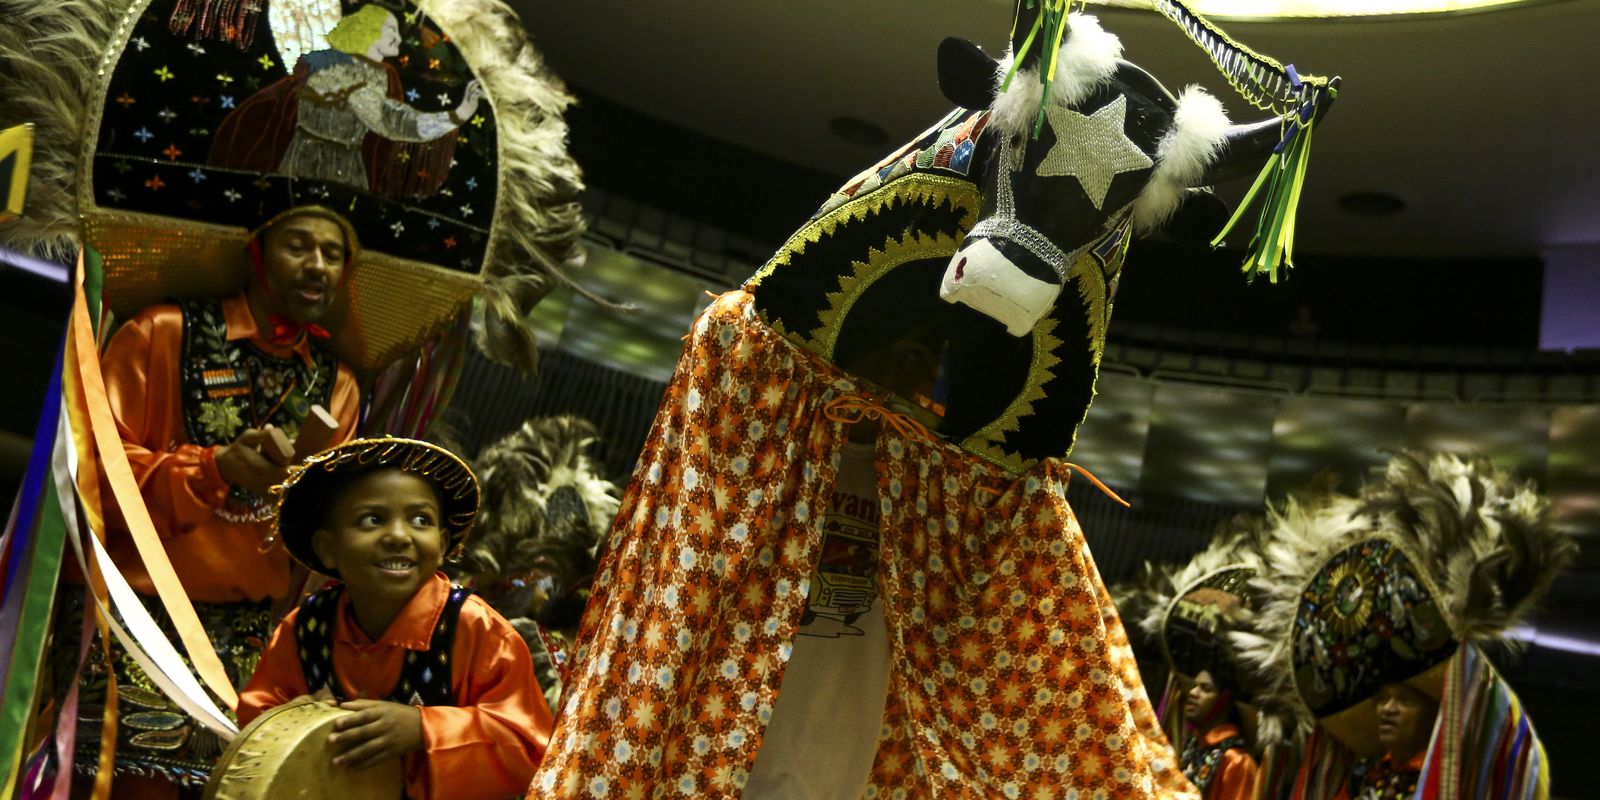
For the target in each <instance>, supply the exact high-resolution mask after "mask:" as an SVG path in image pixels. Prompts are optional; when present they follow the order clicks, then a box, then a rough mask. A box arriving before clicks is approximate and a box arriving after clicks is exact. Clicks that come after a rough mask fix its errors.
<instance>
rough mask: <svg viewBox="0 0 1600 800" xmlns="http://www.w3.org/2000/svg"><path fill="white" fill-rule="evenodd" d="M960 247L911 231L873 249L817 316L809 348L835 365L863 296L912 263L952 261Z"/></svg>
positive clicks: (843, 278) (951, 241)
mask: <svg viewBox="0 0 1600 800" xmlns="http://www.w3.org/2000/svg"><path fill="white" fill-rule="evenodd" d="M960 244H961V241H960V240H959V239H956V238H955V237H953V236H950V235H949V234H946V233H934V234H927V233H923V232H921V231H907V232H906V235H905V238H903V239H895V238H894V237H892V236H891V237H889V238H888V239H886V240H885V241H884V243H883V249H881V250H880V249H878V248H876V247H873V248H869V249H868V250H867V260H866V261H853V262H851V264H850V266H851V268H852V269H851V273H850V274H848V275H843V276H840V278H839V291H837V292H828V307H827V309H825V310H824V311H823V312H822V313H821V314H819V315H817V319H818V321H819V323H820V324H819V325H818V326H817V328H816V329H815V330H813V331H812V332H811V337H810V339H809V343H808V345H807V346H808V347H810V348H811V349H812V350H814V351H816V352H817V353H819V354H820V355H821V356H822V357H823V358H826V359H828V360H829V361H832V360H833V351H834V348H835V347H836V346H838V344H839V331H840V329H842V328H843V327H844V318H845V317H846V316H848V315H849V314H850V309H851V308H853V307H854V306H855V304H856V301H857V300H859V299H861V295H863V294H865V293H866V291H867V290H868V289H870V288H872V285H873V284H874V283H876V282H877V281H878V279H879V278H881V277H883V276H884V275H885V274H887V273H888V272H889V271H890V270H892V269H894V268H895V267H898V266H900V265H901V264H905V263H906V262H909V261H921V260H922V259H925V258H949V257H950V255H951V254H952V253H954V252H955V251H956V247H957V246H958V245H960Z"/></svg>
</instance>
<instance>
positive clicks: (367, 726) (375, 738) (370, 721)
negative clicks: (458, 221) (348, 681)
mask: <svg viewBox="0 0 1600 800" xmlns="http://www.w3.org/2000/svg"><path fill="white" fill-rule="evenodd" d="M339 707H340V708H342V709H344V710H346V711H354V712H356V713H354V714H351V715H350V716H348V717H341V718H339V719H338V720H336V721H335V722H334V723H333V730H334V732H333V733H332V734H330V735H329V736H328V744H330V745H332V746H333V751H334V753H335V754H336V755H335V756H334V758H333V763H335V764H339V765H342V766H346V767H349V768H350V769H354V770H361V769H366V768H367V767H371V766H374V765H376V764H378V763H380V762H382V761H386V760H388V759H391V758H399V757H401V756H403V755H405V754H406V753H412V752H416V751H417V750H421V749H422V745H423V741H422V711H421V710H420V709H418V708H417V707H416V706H408V705H401V704H400V703H390V702H387V701H384V700H351V701H350V702H348V703H340V704H339Z"/></svg>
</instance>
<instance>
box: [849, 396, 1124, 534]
mask: <svg viewBox="0 0 1600 800" xmlns="http://www.w3.org/2000/svg"><path fill="white" fill-rule="evenodd" d="M822 415H823V416H825V417H827V418H828V419H829V420H831V421H833V422H841V423H844V424H846V425H854V424H856V423H858V422H860V421H862V420H864V419H872V420H878V421H880V422H882V423H883V424H885V425H888V426H889V427H890V428H893V429H894V431H895V433H898V434H900V435H901V436H904V437H905V438H907V439H912V438H920V439H923V440H925V441H928V442H933V443H936V444H942V443H943V440H941V439H939V438H937V437H936V436H934V434H933V432H932V431H929V430H928V429H927V427H925V426H924V425H923V424H922V423H920V422H918V421H916V420H915V419H913V418H912V417H911V416H910V415H908V414H903V413H901V412H899V411H895V410H893V409H891V408H889V407H888V406H885V405H884V404H883V403H881V402H879V401H878V400H877V399H876V398H874V397H871V396H869V395H864V394H854V393H852V394H846V395H841V396H839V397H836V398H834V399H833V400H831V401H829V403H828V404H827V405H826V406H823V408H822ZM1061 466H1063V467H1066V468H1067V481H1068V482H1069V483H1070V482H1071V480H1072V471H1073V470H1077V471H1078V472H1079V473H1081V474H1082V475H1083V477H1085V478H1088V479H1089V482H1090V483H1093V484H1094V485H1095V488H1096V489H1099V490H1100V491H1102V492H1105V495H1106V497H1109V498H1111V499H1112V500H1115V501H1117V502H1118V503H1121V504H1122V505H1123V506H1124V507H1125V508H1133V504H1132V503H1129V502H1128V501H1126V500H1124V499H1122V497H1121V496H1120V495H1118V494H1117V493H1116V492H1114V491H1111V487H1109V486H1107V485H1105V484H1104V483H1102V482H1101V481H1100V479H1099V478H1096V477H1095V476H1094V473H1092V472H1090V471H1089V470H1087V469H1084V468H1083V467H1081V466H1078V465H1077V464H1074V463H1072V462H1070V461H1063V462H1061ZM978 491H980V492H987V493H990V494H995V495H1002V494H1005V493H1006V492H1007V491H1010V487H1009V486H1008V487H1006V488H1005V489H995V488H992V487H988V486H979V487H978Z"/></svg>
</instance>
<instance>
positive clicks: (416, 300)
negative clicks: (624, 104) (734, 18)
mask: <svg viewBox="0 0 1600 800" xmlns="http://www.w3.org/2000/svg"><path fill="white" fill-rule="evenodd" d="M0 58H3V60H4V61H5V63H6V69H5V70H3V71H0V128H3V127H6V126H7V125H9V124H15V123H22V122H28V123H33V124H34V125H35V126H36V129H37V133H38V142H39V144H38V148H37V150H36V158H35V162H34V171H35V176H36V181H35V183H34V186H33V191H32V193H31V197H30V203H29V209H28V213H27V215H26V216H24V217H23V218H22V219H20V220H17V221H14V222H12V223H10V224H8V225H7V226H6V227H5V228H4V229H3V230H0V243H4V244H5V245H7V246H10V247H14V248H19V249H25V250H28V251H31V252H34V253H39V254H44V255H47V256H54V257H56V258H58V259H64V258H67V257H70V256H71V255H72V254H73V253H74V252H75V250H76V248H77V246H78V245H80V244H83V245H88V246H90V247H92V248H93V249H94V250H95V251H97V252H98V253H99V255H100V257H101V258H102V260H103V265H104V273H105V297H106V299H107V300H108V301H109V302H110V304H111V306H112V308H113V310H115V311H116V312H117V313H119V314H124V315H125V314H128V313H131V312H132V311H134V310H137V309H138V308H140V307H142V306H145V305H148V304H150V303H154V302H161V301H164V300H166V299H169V298H178V299H182V298H189V297H202V296H214V295H218V294H224V293H228V292H232V291H235V290H237V289H238V287H239V286H240V285H242V284H243V283H244V281H245V280H246V276H247V275H248V274H249V269H250V259H249V257H248V256H247V254H246V244H247V243H248V242H249V241H250V240H251V239H252V238H253V237H254V236H255V235H256V233H257V232H258V231H260V230H261V229H262V228H263V227H264V226H265V225H267V224H269V223H271V222H272V221H274V220H276V219H279V218H281V217H283V216H284V215H286V214H289V213H295V212H304V211H312V212H313V213H318V214H321V215H323V216H327V217H330V218H334V219H338V220H340V221H341V222H342V224H343V225H344V227H345V230H346V236H347V238H348V239H349V240H350V241H349V243H350V245H351V247H350V250H351V251H352V252H353V253H354V256H353V259H352V262H351V264H350V267H351V268H350V270H349V273H348V285H347V291H344V292H341V293H340V294H341V299H340V301H339V303H338V304H337V305H336V307H335V308H334V310H333V314H332V316H331V317H330V322H331V324H330V325H329V327H330V328H331V329H332V330H333V332H334V340H333V347H334V350H335V351H336V352H337V353H338V354H339V355H340V356H341V357H342V358H343V359H344V360H345V361H346V362H347V363H349V364H350V365H351V366H353V367H355V368H356V369H357V370H360V371H365V372H371V371H375V370H377V369H379V368H381V367H382V366H384V365H385V364H387V363H389V362H390V361H392V360H394V359H395V358H397V357H399V356H401V355H404V354H406V353H408V352H411V351H414V350H416V349H417V347H418V346H419V345H420V344H421V343H422V342H423V341H425V340H427V339H429V338H430V337H431V336H433V335H434V334H435V333H437V332H438V331H439V330H441V329H442V328H443V326H445V325H446V323H448V322H449V321H450V320H452V319H456V318H458V315H459V314H460V313H461V312H462V310H463V308H464V307H465V306H466V304H467V303H468V301H469V300H471V299H472V298H473V297H474V296H475V295H478V294H482V295H483V296H484V297H485V298H486V300H487V301H488V302H487V308H488V314H487V325H486V328H485V332H484V335H482V336H480V340H479V341H480V345H483V346H484V347H485V349H486V351H487V352H489V353H490V355H491V356H494V357H497V358H498V359H500V360H503V361H508V362H512V363H523V364H531V360H532V358H533V357H534V350H533V347H532V338H531V334H530V333H528V332H526V330H525V329H523V328H522V325H521V323H522V317H523V315H524V313H525V312H526V311H527V310H528V308H529V307H531V305H532V303H533V302H535V301H537V299H538V298H539V297H540V296H542V294H543V292H544V291H546V290H548V288H550V286H551V279H552V277H555V278H559V277H560V276H561V274H562V273H561V264H562V263H563V262H564V261H565V260H566V259H567V258H568V257H569V256H570V255H571V252H572V248H573V246H574V243H575V241H576V238H577V237H578V235H579V234H580V233H581V228H582V223H581V219H580V217H579V214H578V209H577V206H576V203H575V196H576V193H577V191H578V190H579V189H580V188H581V186H580V175H579V171H578V169H577V166H576V165H575V164H574V162H573V161H572V159H571V157H570V156H568V154H567V152H566V148H565V138H566V125H565V123H564V122H563V120H562V118H561V113H562V111H563V109H564V108H565V107H566V106H567V105H568V103H569V102H570V97H569V96H568V95H567V94H566V93H565V90H564V89H563V87H562V86H561V84H560V83H559V81H557V80H556V79H555V78H554V77H553V76H552V75H551V74H550V73H549V72H548V70H546V69H545V68H544V67H543V66H542V64H541V62H540V60H539V57H538V55H537V54H536V53H535V52H534V51H533V49H532V47H531V46H530V44H529V42H528V40H527V37H526V36H525V35H524V34H523V29H522V26H521V24H520V22H519V21H518V20H517V18H516V16H515V14H514V13H513V12H512V11H511V10H510V8H509V7H508V6H507V5H506V4H505V3H504V2H501V0H421V1H420V2H413V0H251V1H250V2H238V0H136V1H135V2H126V1H124V2H118V1H117V0H7V2H6V3H5V24H4V25H0Z"/></svg>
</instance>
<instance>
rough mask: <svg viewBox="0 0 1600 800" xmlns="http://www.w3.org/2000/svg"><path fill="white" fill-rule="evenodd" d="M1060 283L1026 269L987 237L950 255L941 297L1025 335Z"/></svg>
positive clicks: (1052, 302) (1045, 310)
mask: <svg viewBox="0 0 1600 800" xmlns="http://www.w3.org/2000/svg"><path fill="white" fill-rule="evenodd" d="M1060 294H1061V284H1059V283H1055V282H1052V281H1042V280H1039V279H1038V278H1035V277H1033V276H1031V275H1029V274H1028V273H1026V272H1024V271H1023V270H1022V269H1021V268H1020V267H1018V266H1017V265H1016V264H1014V263H1012V261H1011V259H1010V258H1007V257H1006V255H1005V253H1003V252H1001V251H1000V249H999V248H997V247H995V246H994V243H993V242H991V241H990V240H989V239H988V238H981V239H969V240H968V241H967V243H966V245H965V246H963V247H962V248H961V249H960V250H958V251H956V254H955V255H954V256H951V257H950V264H949V266H947V267H945V270H944V280H942V281H940V282H939V297H940V299H942V300H944V301H945V302H946V303H961V304H962V305H965V306H967V307H969V308H972V309H974V310H976V311H978V312H979V313H981V314H983V315H984V316H987V317H991V318H993V319H995V320H997V321H999V322H1000V324H1002V325H1004V326H1006V332H1007V333H1009V334H1011V335H1012V336H1026V335H1027V334H1028V332H1029V331H1031V330H1033V326H1034V325H1036V324H1038V322H1039V320H1041V319H1043V318H1044V315H1045V314H1048V313H1050V308H1051V306H1054V305H1055V302H1056V296H1057V295H1060Z"/></svg>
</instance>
